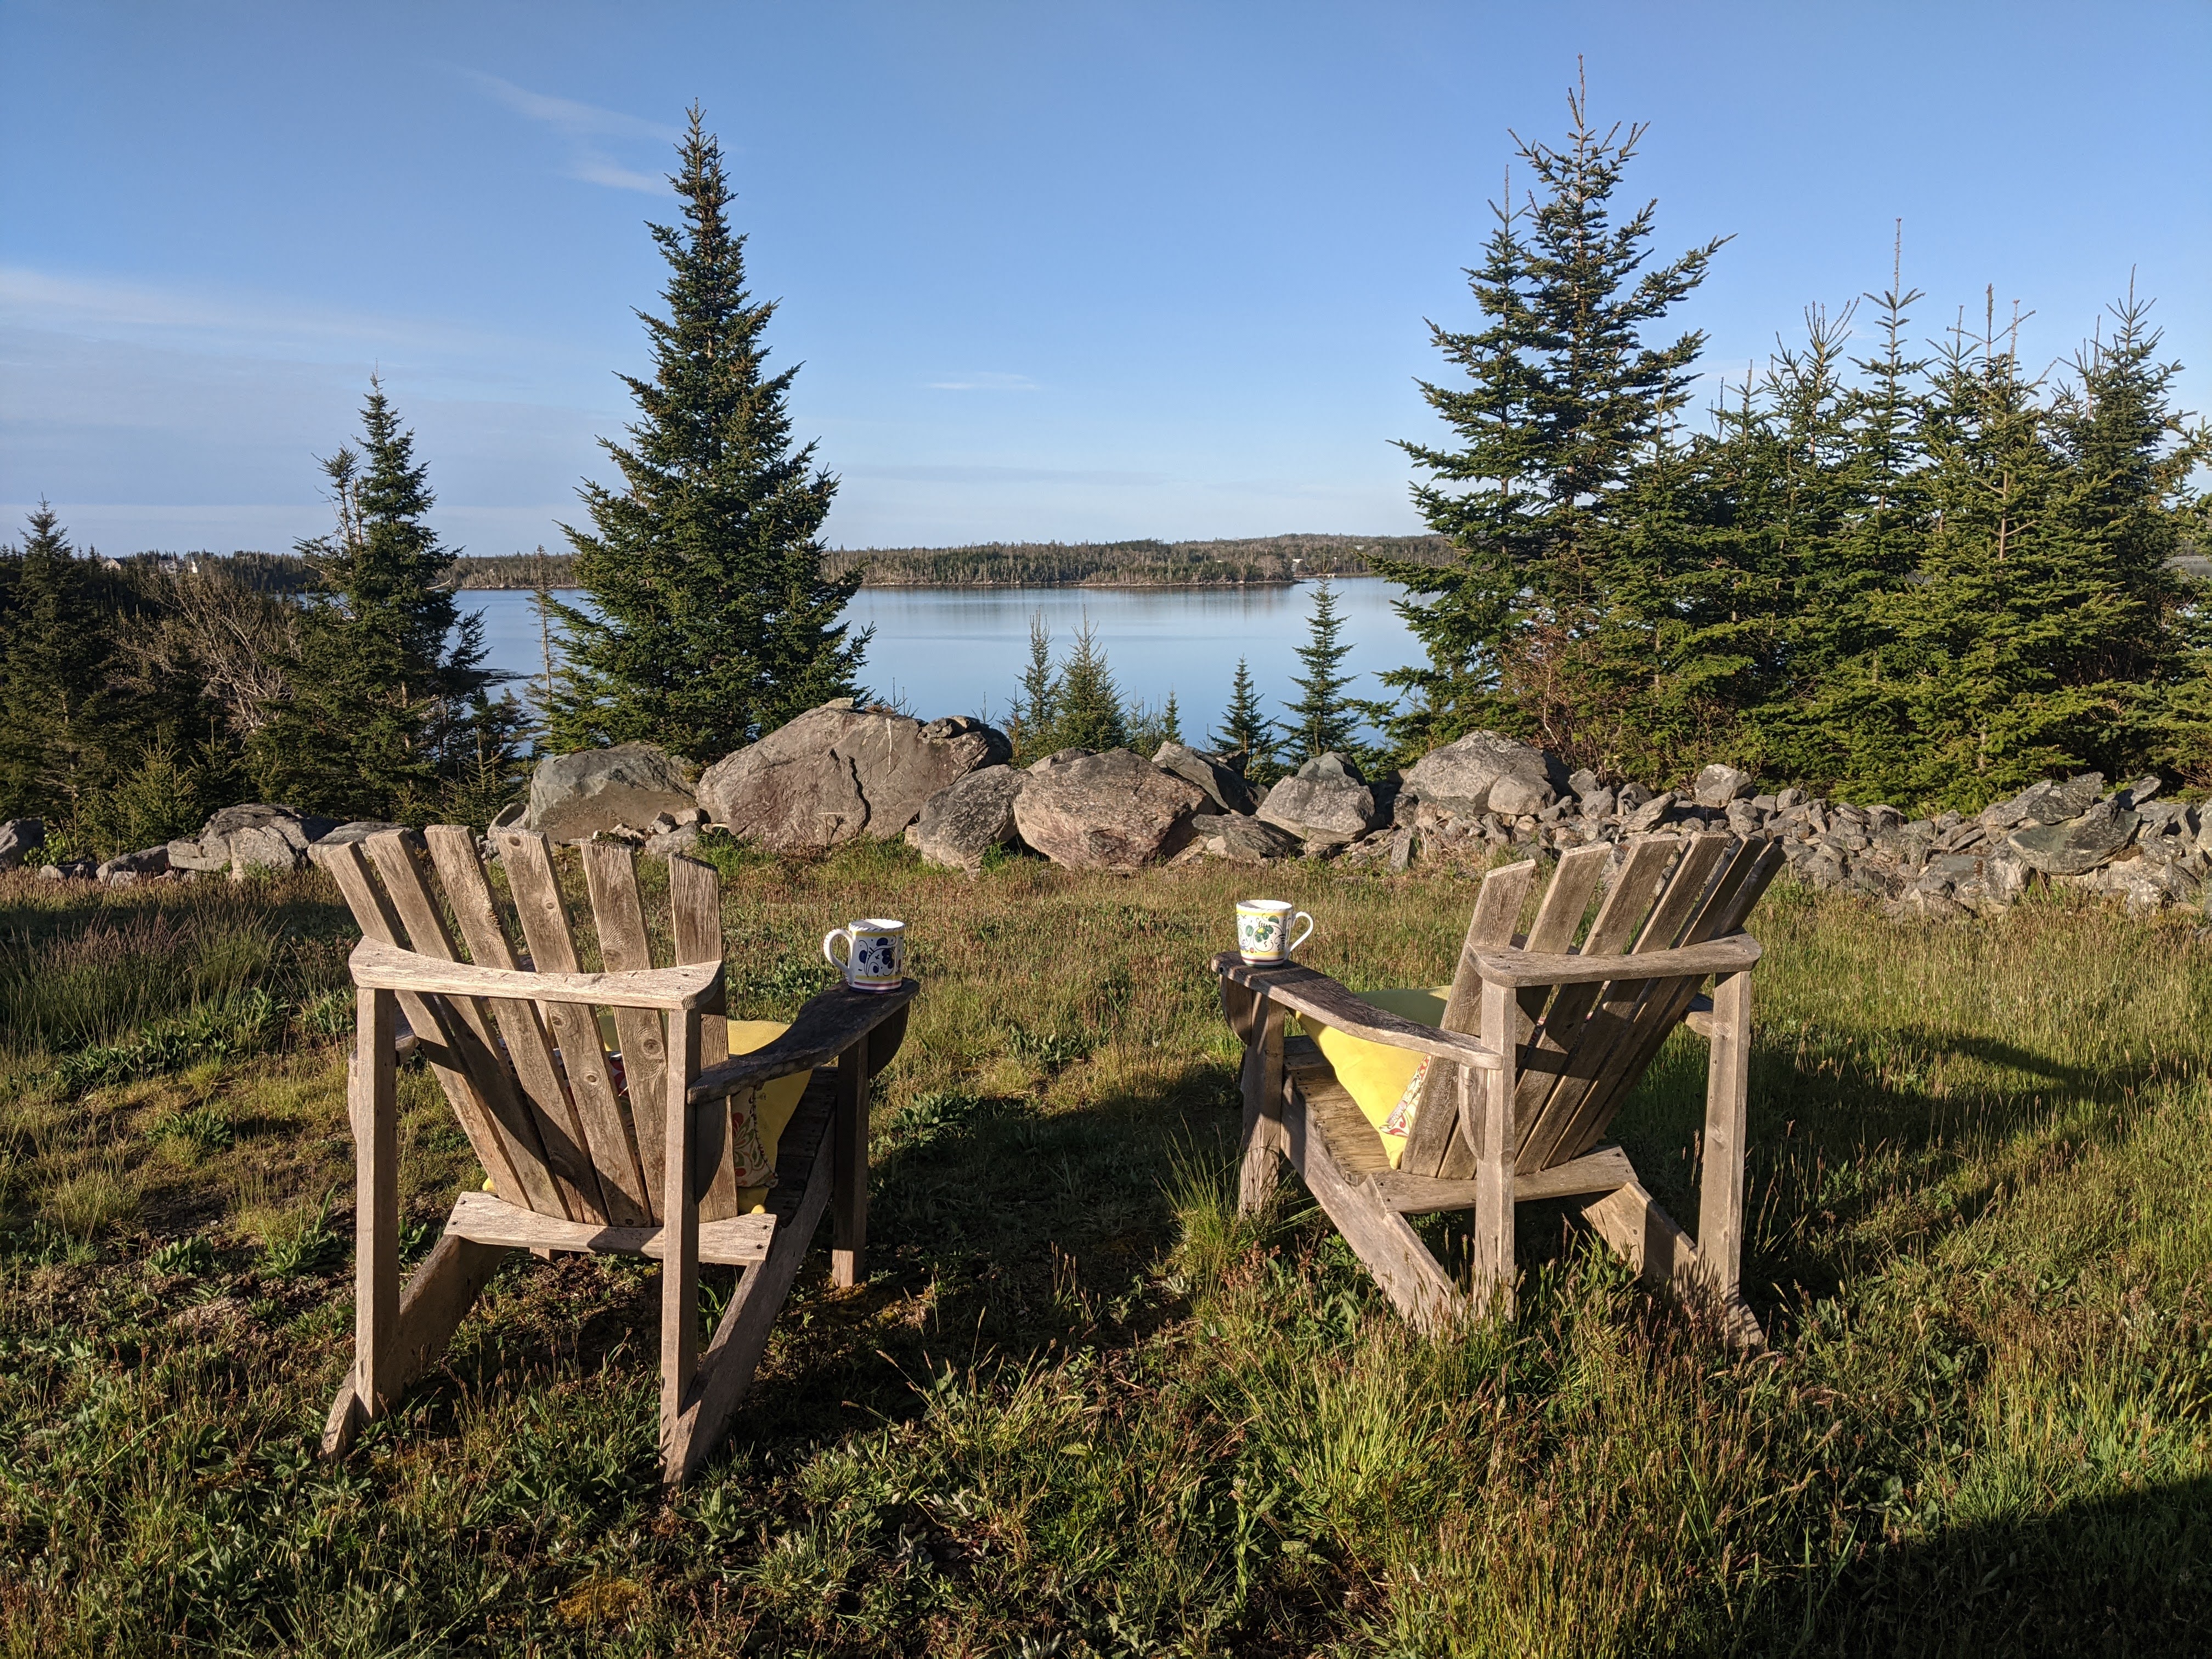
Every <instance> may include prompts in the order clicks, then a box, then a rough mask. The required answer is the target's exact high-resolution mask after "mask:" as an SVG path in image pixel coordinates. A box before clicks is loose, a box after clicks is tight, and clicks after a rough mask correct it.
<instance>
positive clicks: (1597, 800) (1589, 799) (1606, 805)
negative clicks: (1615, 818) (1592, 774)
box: [1583, 789, 1615, 818]
mask: <svg viewBox="0 0 2212 1659" xmlns="http://www.w3.org/2000/svg"><path fill="white" fill-rule="evenodd" d="M1614 800H1615V797H1614V795H1613V791H1612V790H1610V789H1593V790H1591V791H1590V793H1589V794H1587V795H1584V796H1583V817H1587V818H1601V817H1606V816H1607V814H1608V813H1610V812H1611V811H1613V804H1614Z"/></svg>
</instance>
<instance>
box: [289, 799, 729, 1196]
mask: <svg viewBox="0 0 2212 1659" xmlns="http://www.w3.org/2000/svg"><path fill="white" fill-rule="evenodd" d="M422 840H423V842H425V843H427V847H428V854H429V859H430V863H431V865H432V866H433V867H434V868H435V871H436V874H437V885H438V887H440V888H442V889H443V892H444V903H443V905H441V902H440V900H439V896H438V893H437V891H436V890H435V889H434V888H433V886H432V884H431V883H430V881H429V879H428V875H427V874H426V872H425V871H424V869H423V866H422V860H421V858H420V856H419V855H418V854H417V853H416V840H415V837H414V836H413V835H412V834H411V833H410V832H406V831H401V830H388V831H386V832H384V833H383V834H380V835H376V836H369V837H368V839H367V840H366V841H364V842H358V843H355V844H351V845H345V846H338V847H318V848H316V849H315V860H316V862H317V863H318V864H319V865H320V866H321V867H322V868H324V869H325V870H326V871H328V872H330V874H331V877H332V878H334V879H335V880H336V881H337V884H338V888H339V890H340V891H341V892H342V893H343V895H344V896H345V899H346V902H347V904H348V906H349V908H351V909H352V911H353V914H354V919H355V920H356V921H357V922H358V923H359V924H360V926H361V928H362V932H363V933H365V934H367V935H368V936H369V937H370V938H372V939H376V940H378V941H379V942H380V943H383V944H386V945H396V946H398V948H400V949H402V950H409V951H416V953H418V954H420V955H423V956H428V957H435V958H437V959H438V960H441V961H447V962H454V961H459V960H461V959H462V957H461V955H460V950H459V945H465V947H466V950H467V952H468V955H467V960H469V961H471V962H472V963H477V965H479V966H483V967H489V968H499V969H516V968H519V967H522V966H524V965H525V964H524V963H522V962H520V961H519V960H518V959H517V956H516V953H515V951H514V948H513V943H512V939H511V934H510V931H509V926H508V924H507V921H506V920H505V919H504V918H503V916H502V914H501V906H500V904H499V902H498V899H497V897H496V896H495V890H494V888H493V885H492V884H491V882H490V880H489V878H488V877H487V875H486V873H485V871H484V867H483V864H482V862H481V861H480V860H479V859H478V856H477V842H476V837H475V836H474V835H473V834H472V833H471V831H469V830H468V829H464V828H460V827H458V826H455V825H451V824H441V825H436V826H434V827H433V828H431V829H429V830H428V831H427V832H426V833H425V835H424V836H423V837H422ZM497 848H498V852H499V855H500V861H501V867H502V868H503V869H505V871H506V872H507V884H508V888H509V890H510V892H511V893H512V895H513V908H514V919H515V921H516V922H517V923H519V925H520V933H521V937H522V939H523V941H524V944H525V945H526V948H527V950H528V952H529V960H528V964H527V965H529V966H531V967H534V968H537V969H543V970H544V971H546V972H550V973H573V972H575V971H577V969H578V968H579V966H580V963H579V957H578V951H577V945H576V936H575V933H574V927H573V925H572V921H571V918H570V916H569V914H568V906H567V903H566V902H565V901H564V899H563V898H562V893H561V887H560V882H559V878H558V877H557V875H556V872H555V870H554V866H553V860H552V850H551V847H550V843H549V842H547V841H546V839H545V838H544V836H541V835H538V834H536V833H534V832H531V831H524V830H502V831H500V832H499V833H498V836H497ZM669 865H670V892H671V912H672V914H671V921H672V922H673V924H674V926H673V929H672V931H673V932H674V933H675V936H676V952H675V960H676V962H678V963H691V962H708V961H719V960H720V958H721V955H722V942H721V910H720V885H719V883H718V882H717V880H716V878H715V876H714V872H713V871H711V870H709V869H707V868H706V867H705V866H700V865H696V864H693V863H692V862H691V861H690V860H685V859H681V858H674V859H671V860H669ZM584 868H585V880H586V886H587V889H588V890H589V893H590V896H591V906H592V918H593V921H594V922H595V924H596V930H597V933H598V937H599V952H600V956H601V957H602V959H603V961H604V964H605V968H606V969H607V970H608V971H610V972H622V971H625V970H630V969H649V968H653V967H654V966H656V965H669V964H656V963H654V962H653V945H652V935H651V933H650V931H649V930H648V928H647V921H646V915H645V907H644V903H643V901H642V898H641V895H640V892H639V890H638V884H637V869H636V864H635V855H634V854H632V852H631V851H630V849H629V848H620V847H611V846H604V845H599V844H592V845H588V846H587V847H586V849H585V865H584ZM449 912H450V915H451V918H452V926H449V925H448V921H447V915H448V913H449ZM454 926H457V927H459V933H460V940H459V945H457V944H456V941H455V939H454V937H453V927H454ZM399 1005H400V1011H401V1012H403V1013H404V1015H405V1016H406V1018H407V1022H408V1024H410V1026H411V1027H412V1028H413V1029H414V1030H415V1031H416V1035H417V1037H418V1038H419V1039H420V1041H421V1042H422V1052H423V1056H424V1058H425V1059H426V1060H428V1063H429V1065H430V1066H431V1069H432V1071H433V1073H434V1074H435V1076H436V1077H437V1079H438V1081H439V1084H440V1085H441V1087H442V1088H443V1089H444V1091H445V1094H446V1098H447V1101H448V1102H450V1103H451V1104H452V1106H453V1113H454V1115H455V1116H456V1118H458V1119H459V1122H460V1125H461V1127H462V1130H463V1132H464V1133H466V1134H467V1136H468V1138H469V1141H470V1144H471V1146H473V1147H474V1148H475V1150H476V1152H477V1158H478V1159H479V1161H480V1162H481V1163H482V1164H483V1167H484V1169H485V1170H486V1172H487V1173H488V1174H489V1176H491V1179H492V1185H493V1189H494V1191H495V1193H496V1194H498V1196H499V1197H501V1199H504V1200H506V1201H507V1202H508V1203H510V1204H513V1205H515V1206H519V1207H520V1208H523V1209H527V1210H531V1211H534V1212H537V1213H538V1214H541V1215H546V1216H551V1217H556V1218H560V1219H562V1220H566V1221H577V1222H586V1223H591V1224H595V1225H612V1226H650V1225H656V1224H657V1222H658V1220H659V1214H658V1212H659V1199H660V1196H661V1187H662V1165H663V1163H664V1157H663V1153H664V1150H665V1149H664V1141H665V1134H666V1118H665V1101H664V1099H663V1093H664V1091H665V1087H666V1071H667V1057H668V1038H667V1034H666V1030H665V1026H664V1024H663V1023H662V1016H661V1015H659V1014H658V1013H655V1012H652V1011H650V1010H640V1009H615V1010H611V1011H608V1012H609V1013H610V1014H611V1018H612V1023H613V1024H614V1027H615V1030H616V1033H617V1037H618V1039H619V1043H620V1047H621V1050H622V1054H623V1062H624V1064H623V1082H622V1085H621V1086H617V1082H616V1072H615V1069H614V1067H613V1066H611V1064H610V1057H609V1055H608V1054H607V1051H606V1048H605V1045H604V1044H603V1042H601V1040H600V1032H601V1025H600V1020H599V1015H600V1012H601V1011H600V1010H599V1009H597V1008H595V1007H586V1006H578V1005H572V1004H556V1003H538V1002H531V1001H526V1000H504V999H495V998H477V997H463V996H450V995H443V994H420V993H414V992H401V993H399ZM701 1024H702V1037H703V1038H704V1041H703V1042H702V1048H704V1049H705V1050H706V1052H704V1053H702V1056H701V1059H702V1062H704V1063H708V1064H711V1063H713V1062H714V1060H720V1059H722V1058H724V1057H725V1056H726V1054H727V1052H728V1041H727V1030H726V1025H725V1024H724V1022H723V1021H722V1020H721V1019H720V1018H707V1019H705V1020H702V1023H701ZM731 1150H732V1149H731V1148H729V1147H728V1146H723V1147H722V1148H721V1158H722V1161H721V1166H720V1171H719V1173H718V1175H717V1176H716V1179H715V1182H714V1191H712V1192H710V1193H709V1194H708V1197H707V1199H706V1200H705V1201H704V1202H702V1206H701V1213H702V1218H706V1219H714V1218H718V1217H720V1216H721V1215H726V1214H730V1213H733V1212H734V1208H735V1202H734V1201H735V1199H736V1195H737V1189H736V1183H735V1179H734V1169H733V1166H732V1164H731V1162H730V1156H731ZM718 1200H719V1201H718Z"/></svg>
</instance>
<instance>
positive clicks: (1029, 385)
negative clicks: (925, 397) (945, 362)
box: [929, 374, 1037, 392]
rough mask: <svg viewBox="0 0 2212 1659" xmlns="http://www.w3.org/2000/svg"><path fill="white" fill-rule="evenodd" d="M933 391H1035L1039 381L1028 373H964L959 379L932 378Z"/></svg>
mask: <svg viewBox="0 0 2212 1659" xmlns="http://www.w3.org/2000/svg"><path fill="white" fill-rule="evenodd" d="M929 389H930V390H931V391H932V392H1035V391H1036V390H1037V383H1036V381H1035V380H1031V379H1030V377H1029V376H1028V375H1026V374H964V375H963V376H961V378H960V379H958V380H932V381H931V382H930V383H929Z"/></svg>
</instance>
